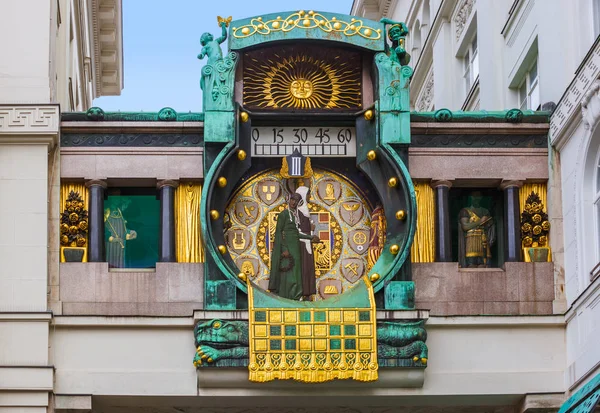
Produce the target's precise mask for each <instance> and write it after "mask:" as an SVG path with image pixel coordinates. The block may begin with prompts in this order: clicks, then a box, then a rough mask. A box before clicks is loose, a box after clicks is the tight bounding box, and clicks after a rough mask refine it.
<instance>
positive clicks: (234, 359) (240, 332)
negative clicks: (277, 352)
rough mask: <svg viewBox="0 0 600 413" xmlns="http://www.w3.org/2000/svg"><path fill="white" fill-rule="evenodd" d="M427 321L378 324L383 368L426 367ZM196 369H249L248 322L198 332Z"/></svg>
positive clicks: (216, 323)
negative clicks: (424, 325)
mask: <svg viewBox="0 0 600 413" xmlns="http://www.w3.org/2000/svg"><path fill="white" fill-rule="evenodd" d="M423 324H424V321H417V322H405V323H403V322H385V321H381V322H378V323H377V355H378V360H377V362H378V363H379V365H380V366H382V367H425V366H426V364H427V358H428V351H427V345H426V344H425V341H426V340H427V332H426V331H425V328H423ZM194 337H195V341H196V355H195V357H194V366H196V367H210V366H214V367H246V366H248V356H249V335H248V322H247V321H239V320H231V321H225V320H219V319H215V320H210V321H206V322H199V323H197V324H196V327H195V329H194Z"/></svg>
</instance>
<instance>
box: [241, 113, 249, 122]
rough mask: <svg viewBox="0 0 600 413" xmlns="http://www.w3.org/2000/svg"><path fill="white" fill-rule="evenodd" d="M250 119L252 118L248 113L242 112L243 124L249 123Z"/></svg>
mask: <svg viewBox="0 0 600 413" xmlns="http://www.w3.org/2000/svg"><path fill="white" fill-rule="evenodd" d="M248 119H250V116H248V112H240V120H241V121H242V122H248Z"/></svg>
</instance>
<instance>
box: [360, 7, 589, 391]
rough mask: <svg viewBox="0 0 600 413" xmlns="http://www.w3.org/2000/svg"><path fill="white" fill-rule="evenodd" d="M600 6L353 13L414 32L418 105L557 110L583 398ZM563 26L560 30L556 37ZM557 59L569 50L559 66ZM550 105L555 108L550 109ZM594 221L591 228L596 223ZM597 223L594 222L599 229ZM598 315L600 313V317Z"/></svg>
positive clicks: (572, 343) (568, 286)
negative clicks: (401, 22) (393, 22)
mask: <svg viewBox="0 0 600 413" xmlns="http://www.w3.org/2000/svg"><path fill="white" fill-rule="evenodd" d="M598 7H599V4H598V2H596V1H577V2H573V3H569V5H568V6H567V5H566V4H565V3H564V2H560V1H544V2H540V1H498V2H496V1H481V0H480V1H456V2H454V1H441V2H440V1H405V2H403V1H397V2H386V1H380V2H378V1H355V2H354V4H353V7H352V12H353V13H355V14H358V15H365V16H367V15H369V16H371V17H372V18H380V17H383V16H390V17H391V16H393V17H394V18H396V19H400V20H403V19H404V21H406V22H407V25H408V26H409V27H410V28H411V33H412V39H411V40H409V41H408V44H409V46H408V47H409V49H410V50H411V52H412V53H413V56H414V60H413V61H414V65H415V76H414V77H413V80H412V83H411V87H412V93H411V95H412V97H411V99H413V100H411V104H412V107H413V108H414V109H416V110H434V109H437V108H442V107H447V108H451V109H462V110H471V109H473V108H481V109H486V110H497V109H502V108H510V107H520V108H521V109H534V110H535V109H539V108H541V107H544V108H546V109H548V110H553V108H554V106H555V104H556V103H558V109H557V110H556V111H555V112H554V113H553V115H552V118H551V129H550V136H551V138H550V144H551V146H550V161H549V169H550V177H549V181H548V185H549V190H548V192H549V216H550V222H551V223H552V224H553V225H552V227H553V229H554V230H556V231H557V232H558V233H559V234H560V235H559V237H555V238H552V239H551V244H552V247H553V259H554V263H555V266H556V269H555V279H556V280H557V285H564V288H563V287H561V288H560V289H559V290H557V292H556V294H557V296H562V297H565V295H566V301H563V302H562V303H563V304H561V306H563V305H564V307H562V308H559V307H557V308H555V311H556V312H564V313H565V314H566V315H567V320H566V321H567V326H568V327H567V331H568V334H567V347H568V366H567V369H566V373H565V382H566V385H567V388H568V391H569V392H573V391H576V390H577V389H578V388H580V387H581V386H582V385H583V384H584V383H586V382H587V381H589V380H590V378H593V377H594V376H595V375H597V374H598V362H599V361H600V357H599V356H598V354H597V353H596V352H595V350H592V348H594V349H595V345H593V344H591V343H595V342H597V340H598V334H599V330H598V328H597V319H598V314H597V312H596V313H595V312H594V308H596V307H595V303H596V302H597V301H598V295H597V284H596V283H594V280H596V276H595V275H594V274H596V272H597V263H598V261H599V260H600V258H599V255H598V253H597V243H598V242H597V240H598V237H597V230H596V224H595V222H596V221H597V219H596V216H595V215H593V214H594V213H595V208H596V207H595V205H596V198H594V195H593V194H595V193H596V187H595V186H594V185H595V182H596V179H597V178H596V177H595V176H594V175H593V173H594V172H592V171H593V170H594V171H595V169H594V167H593V166H592V165H597V164H598V162H597V149H596V146H595V143H594V138H593V136H594V130H595V129H594V128H595V122H596V118H595V109H594V107H595V104H594V99H595V97H596V93H597V84H596V83H597V79H598V72H597V67H598V65H599V64H600V60H599V55H598V42H597V37H598V34H599V33H600V29H599V27H600V26H599V23H598V22H599V21H600V10H599V8H598ZM556 22H560V25H561V27H562V30H561V35H560V36H556V25H555V23H556ZM556 50H564V51H565V52H564V53H561V54H560V55H561V57H560V59H559V61H560V62H558V61H557V60H556ZM548 102H551V103H550V104H548V105H544V104H546V103H548ZM592 217H594V218H592ZM592 219H593V220H594V221H592ZM596 311H597V310H596Z"/></svg>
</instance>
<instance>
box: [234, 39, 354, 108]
mask: <svg viewBox="0 0 600 413" xmlns="http://www.w3.org/2000/svg"><path fill="white" fill-rule="evenodd" d="M360 68H361V63H360V55H359V54H358V53H353V52H347V51H340V50H337V49H332V50H328V49H322V50H319V51H317V52H315V51H314V50H310V49H304V48H302V49H300V48H298V49H294V48H287V49H283V50H282V49H280V48H278V49H276V50H275V49H268V50H261V51H257V52H249V53H247V54H246V55H245V58H244V106H246V107H248V108H263V109H306V110H311V109H312V110H316V109H356V108H360V107H361V103H362V98H361V86H362V85H361V71H360Z"/></svg>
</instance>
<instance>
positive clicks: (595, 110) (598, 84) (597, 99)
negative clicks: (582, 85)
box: [581, 79, 600, 130]
mask: <svg viewBox="0 0 600 413" xmlns="http://www.w3.org/2000/svg"><path fill="white" fill-rule="evenodd" d="M599 91H600V79H596V81H594V83H592V87H590V90H588V91H587V92H586V94H585V95H584V96H583V99H582V100H581V117H582V118H583V126H584V127H585V128H586V129H587V130H591V129H593V127H594V125H595V124H596V123H597V122H598V118H599V117H600V95H599V93H598V92H599Z"/></svg>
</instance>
